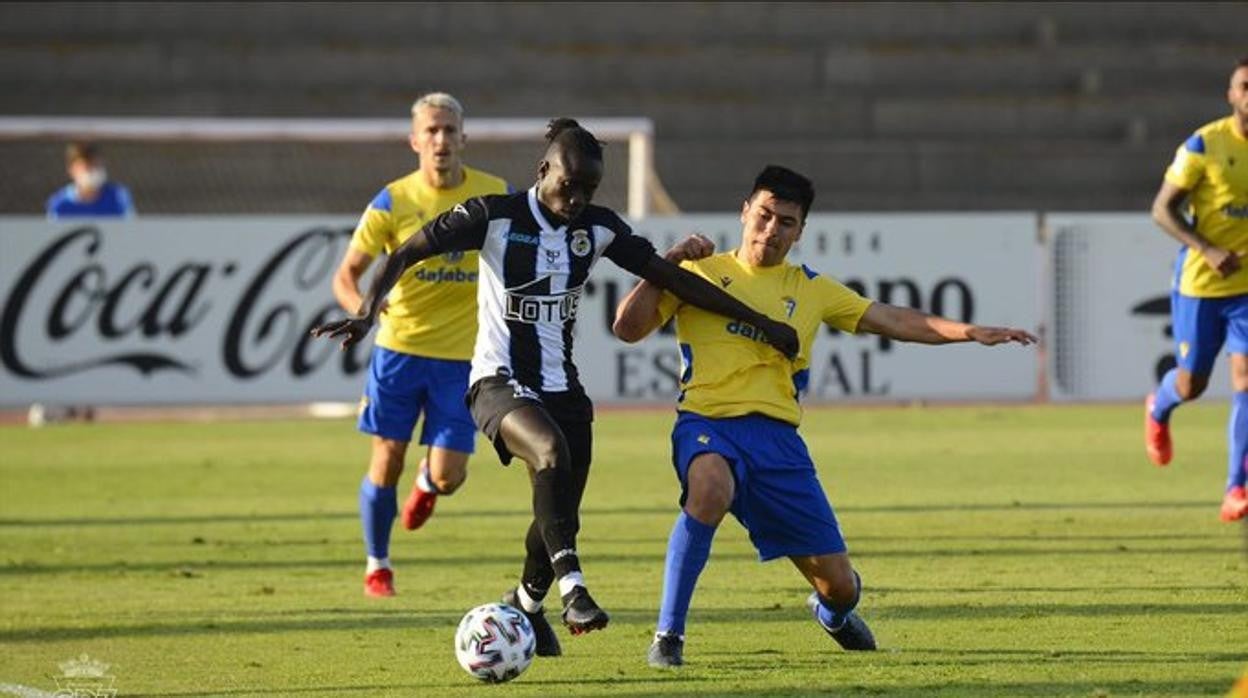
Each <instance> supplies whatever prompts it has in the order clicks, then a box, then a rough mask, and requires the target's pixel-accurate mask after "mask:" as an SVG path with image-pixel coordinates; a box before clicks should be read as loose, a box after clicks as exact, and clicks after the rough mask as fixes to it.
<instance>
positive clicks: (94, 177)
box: [74, 167, 108, 190]
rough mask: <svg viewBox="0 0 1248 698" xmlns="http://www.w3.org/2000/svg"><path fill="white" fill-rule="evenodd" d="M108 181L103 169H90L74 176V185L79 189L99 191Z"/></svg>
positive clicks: (106, 172)
mask: <svg viewBox="0 0 1248 698" xmlns="http://www.w3.org/2000/svg"><path fill="white" fill-rule="evenodd" d="M106 181H108V171H107V170H105V169H104V168H103V167H91V168H87V169H85V170H82V171H81V172H79V173H78V174H77V175H75V176H74V184H76V185H77V186H78V188H79V189H91V190H95V189H99V188H100V187H102V186H104V182H106Z"/></svg>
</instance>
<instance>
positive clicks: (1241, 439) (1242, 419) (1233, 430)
mask: <svg viewBox="0 0 1248 698" xmlns="http://www.w3.org/2000/svg"><path fill="white" fill-rule="evenodd" d="M1227 436H1228V439H1227V441H1228V442H1229V444H1228V445H1229V446H1230V449H1231V453H1230V462H1229V463H1228V464H1227V470H1226V489H1228V490H1229V489H1231V488H1232V487H1243V486H1244V483H1245V481H1248V463H1245V462H1244V461H1245V459H1248V393H1235V397H1233V398H1231V419H1230V424H1229V426H1228V427H1227Z"/></svg>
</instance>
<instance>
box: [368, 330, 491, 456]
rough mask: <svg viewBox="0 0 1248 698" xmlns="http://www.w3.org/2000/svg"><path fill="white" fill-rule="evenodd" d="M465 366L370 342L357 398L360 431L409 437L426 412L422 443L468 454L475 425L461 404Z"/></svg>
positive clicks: (473, 443) (401, 438)
mask: <svg viewBox="0 0 1248 698" xmlns="http://www.w3.org/2000/svg"><path fill="white" fill-rule="evenodd" d="M468 370H469V362H467V361H449V360H446V359H430V358H426V357H423V356H412V355H411V354H403V353H401V352H397V351H391V350H389V349H385V348H383V347H373V356H372V358H371V359H369V363H368V383H367V384H366V385H365V386H364V399H363V400H362V401H361V403H360V422H359V428H360V431H362V432H364V433H365V434H373V435H374V436H380V437H382V438H385V439H393V440H395V441H411V440H412V432H413V431H414V430H415V429H416V420H418V419H420V413H421V412H424V413H425V424H424V426H423V427H421V430H420V443H421V444H423V445H426V446H436V447H438V448H449V449H451V450H453V451H461V452H463V453H472V451H473V449H474V448H475V446H476V441H477V428H476V426H475V425H474V424H473V423H472V415H470V414H469V413H468V406H467V405H465V404H464V393H466V392H468Z"/></svg>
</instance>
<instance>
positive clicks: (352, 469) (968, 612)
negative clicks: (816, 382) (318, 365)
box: [0, 402, 1248, 697]
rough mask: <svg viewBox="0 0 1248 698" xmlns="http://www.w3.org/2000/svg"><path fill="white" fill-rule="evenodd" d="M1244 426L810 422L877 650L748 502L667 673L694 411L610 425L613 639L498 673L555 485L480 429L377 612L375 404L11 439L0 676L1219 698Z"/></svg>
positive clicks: (1117, 412)
mask: <svg viewBox="0 0 1248 698" xmlns="http://www.w3.org/2000/svg"><path fill="white" fill-rule="evenodd" d="M1225 419H1226V407H1225V405H1219V404H1214V403H1212V402H1211V403H1209V404H1204V403H1200V404H1196V405H1191V406H1189V407H1187V408H1185V409H1183V410H1182V411H1181V412H1179V413H1178V414H1177V415H1176V417H1175V423H1174V433H1175V438H1176V445H1177V448H1176V450H1177V456H1176V459H1175V463H1174V464H1173V465H1172V466H1171V467H1169V468H1166V469H1158V468H1155V467H1153V466H1152V465H1151V464H1149V463H1148V462H1147V460H1146V459H1145V458H1144V454H1143V449H1142V446H1141V443H1140V432H1141V425H1140V421H1141V418H1140V414H1139V408H1138V406H1125V405H1113V406H1068V407H1057V406H1027V407H982V406H980V407H963V406H959V407H911V408H866V409H858V408H832V409H815V410H811V411H809V412H808V414H807V416H806V423H805V425H804V426H803V428H802V432H803V434H804V435H805V437H806V439H807V441H808V443H809V444H810V447H811V451H812V454H813V455H814V456H815V459H816V461H817V463H818V466H819V472H820V476H821V479H822V481H823V484H824V487H825V488H826V489H827V491H828V492H829V495H830V497H831V499H832V502H833V506H834V507H835V508H836V510H837V513H838V516H839V517H840V521H841V525H842V528H843V530H844V533H845V535H846V538H847V540H848V542H849V545H850V551H851V555H852V556H853V559H854V561H855V563H856V566H857V567H858V569H859V570H860V571H861V573H862V577H863V581H864V585H865V589H864V597H863V601H862V605H861V606H860V610H861V613H862V615H863V617H864V618H865V619H866V620H867V621H868V622H869V623H870V624H871V626H872V628H873V629H874V631H875V634H876V637H877V639H878V641H879V643H880V645H881V648H882V651H880V652H876V653H862V654H847V653H845V652H842V651H841V650H840V649H839V648H838V647H836V646H835V644H834V643H833V642H832V641H831V640H830V639H829V638H827V637H826V636H825V635H824V634H823V632H822V631H821V630H820V629H819V628H818V627H816V626H815V624H814V623H813V622H812V621H811V620H810V619H809V618H808V616H807V615H806V612H805V610H804V607H803V599H804V598H805V596H806V593H807V589H806V587H805V585H804V583H803V581H802V580H801V578H800V576H799V575H798V573H797V572H796V571H795V570H794V569H793V568H792V566H791V565H790V564H789V563H788V562H787V561H783V560H781V561H776V562H772V563H768V564H760V563H758V562H757V561H756V559H755V557H754V555H753V550H752V548H751V547H750V545H749V543H748V540H747V539H746V537H745V535H744V533H743V531H742V530H741V529H740V527H739V526H738V525H737V524H736V522H735V520H732V519H731V518H730V519H728V520H726V521H725V524H724V525H723V526H722V527H721V529H720V532H719V535H718V537H717V539H716V542H715V547H714V549H713V550H712V554H711V562H710V564H709V566H708V567H707V569H706V572H705V573H704V574H703V576H702V580H701V584H700V586H699V588H698V591H697V593H696V595H695V596H694V605H693V610H692V613H691V614H690V623H689V628H688V640H687V645H686V659H687V661H688V664H687V665H686V666H685V667H684V668H683V669H681V670H678V671H667V672H663V671H656V670H652V669H650V668H648V667H647V666H646V664H645V652H646V647H647V645H648V644H649V642H650V636H651V633H652V632H653V630H654V622H655V616H656V611H657V604H658V598H659V590H660V586H661V578H662V567H663V556H664V550H665V545H666V538H667V533H668V530H669V529H670V527H671V524H672V520H673V517H674V516H675V513H676V497H677V489H676V483H675V480H674V477H673V476H672V472H671V467H670V465H669V460H668V440H667V433H668V428H669V427H670V424H671V421H672V415H671V412H670V411H667V410H664V411H654V412H644V411H638V412H631V411H616V412H611V411H603V412H601V413H600V414H599V418H598V423H597V429H596V443H595V453H596V462H595V464H594V470H593V475H592V477H591V479H590V484H589V490H588V493H587V495H586V501H585V504H584V507H583V512H582V513H583V516H582V520H583V527H582V534H581V539H580V548H581V553H582V555H583V560H584V564H585V567H586V576H587V580H588V581H589V583H590V585H591V588H592V589H593V591H594V594H595V597H596V598H597V599H598V600H599V602H600V603H602V605H603V606H604V607H605V608H606V609H607V610H608V611H610V612H611V614H612V621H611V625H610V627H609V628H607V629H606V630H605V631H603V632H596V633H592V634H590V635H587V636H584V637H580V638H572V637H570V636H568V635H567V634H566V633H563V635H562V640H563V643H564V650H565V655H564V656H563V657H561V658H557V659H540V658H539V659H538V660H536V661H535V662H534V664H533V666H532V667H530V668H529V670H528V671H527V672H526V673H525V674H524V675H522V676H521V677H520V678H519V679H517V680H516V681H514V682H512V683H509V684H505V685H502V686H492V687H491V686H485V685H483V684H479V683H477V682H476V681H475V680H473V679H471V678H470V677H469V676H468V675H467V674H465V673H464V672H463V671H462V670H461V669H460V668H459V666H458V665H457V664H456V663H455V659H454V653H453V651H452V646H451V645H452V635H453V633H454V629H455V626H456V624H457V623H458V621H459V618H460V616H461V615H462V614H463V613H464V611H466V610H467V609H468V608H470V607H472V606H475V605H477V604H481V603H485V602H489V601H493V600H495V599H496V598H497V597H498V596H499V595H500V594H501V593H502V592H503V591H504V590H505V589H506V588H507V587H508V586H509V585H511V584H513V583H514V581H515V579H516V577H517V575H518V573H519V567H520V561H521V556H522V554H523V550H522V544H521V539H522V535H523V532H524V530H525V526H526V525H527V522H528V520H529V502H530V492H529V485H528V482H527V478H526V477H525V475H524V472H523V469H522V468H520V467H515V466H513V467H511V468H503V467H500V466H499V465H498V464H497V462H496V461H495V460H494V458H493V453H492V450H491V449H489V448H488V447H483V446H484V444H480V445H479V448H478V454H479V455H478V456H476V457H475V458H474V460H473V461H472V464H471V466H470V467H471V473H470V476H469V479H468V483H467V485H466V487H465V489H464V490H462V491H461V492H460V493H459V494H457V495H456V496H454V497H452V498H445V499H443V500H442V501H441V502H439V504H438V510H437V512H436V513H435V515H434V518H433V519H431V520H430V522H429V523H428V524H427V525H426V526H425V528H424V529H422V530H420V531H417V532H414V533H409V532H406V531H403V530H401V529H399V528H396V531H395V534H394V541H393V547H392V558H393V560H394V562H395V566H396V585H397V587H398V590H399V596H397V597H395V598H393V599H384V600H378V599H370V598H365V597H364V596H363V595H362V593H361V580H362V576H363V553H362V548H361V543H360V534H359V523H358V520H357V515H356V490H357V487H358V484H359V481H360V478H361V476H362V474H363V471H364V465H365V461H366V459H367V455H368V441H367V439H366V438H364V437H363V436H361V435H359V434H358V433H356V432H355V429H354V425H353V424H352V423H351V422H350V421H290V422H284V421H279V422H250V423H214V424H173V423H167V424H115V423H110V424H94V425H60V426H52V427H48V428H44V429H39V430H28V429H25V428H20V427H6V428H3V429H0V482H2V484H3V497H2V499H0V648H2V650H3V651H0V687H3V686H6V685H8V686H25V687H30V688H33V689H38V690H40V691H45V692H48V693H51V692H53V691H55V690H56V677H58V676H60V670H59V669H58V664H59V663H60V662H63V661H65V660H67V659H72V658H75V657H78V656H80V655H82V654H87V655H89V656H90V657H92V658H97V659H99V660H101V661H104V662H108V663H110V664H111V668H110V669H109V673H110V674H111V675H112V676H114V677H115V684H114V686H115V688H117V690H118V695H122V696H143V695H147V696H155V695H172V696H386V695H393V696H470V695H472V696H476V695H504V694H506V695H508V696H553V695H559V696H562V695H567V696H573V695H614V696H679V695H690V696H755V695H757V696H789V695H812V696H813V695H851V696H852V695H895V696H916V697H917V696H924V697H926V696H985V697H987V696H1003V695H1028V696H1137V695H1145V696H1184V695H1225V693H1226V692H1227V691H1228V690H1229V688H1230V686H1231V684H1232V682H1233V681H1234V678H1235V677H1236V676H1238V675H1239V674H1240V673H1242V672H1243V671H1244V670H1245V668H1246V663H1248V558H1246V557H1245V555H1246V553H1245V547H1246V543H1248V541H1246V540H1245V527H1243V526H1239V525H1227V524H1223V523H1220V522H1219V521H1218V519H1217V509H1218V503H1219V494H1220V492H1221V489H1222V481H1223V478H1224V470H1225V468H1224V465H1223V463H1224V459H1225V455H1224V453H1225V437H1224V433H1225ZM410 483H411V473H410V472H409V473H406V474H405V476H404V478H403V481H402V483H401V485H400V492H401V494H405V493H406V491H407V488H408V487H409V486H410ZM561 632H562V631H561ZM2 690H3V688H0V692H2Z"/></svg>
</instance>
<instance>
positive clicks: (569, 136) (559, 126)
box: [546, 116, 602, 161]
mask: <svg viewBox="0 0 1248 698" xmlns="http://www.w3.org/2000/svg"><path fill="white" fill-rule="evenodd" d="M546 140H547V141H549V142H550V144H551V145H552V146H553V145H555V144H556V143H557V144H559V145H560V146H562V147H565V148H572V149H575V150H577V151H578V152H580V153H581V154H582V155H584V156H586V157H589V158H592V159H594V160H598V161H601V160H602V141H600V140H598V139H597V138H595V137H594V134H592V133H590V132H589V131H587V130H586V129H585V128H584V127H583V126H581V125H580V124H579V123H577V121H576V119H569V118H568V117H566V116H561V117H559V118H556V119H551V120H550V123H548V124H547V125H546Z"/></svg>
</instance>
